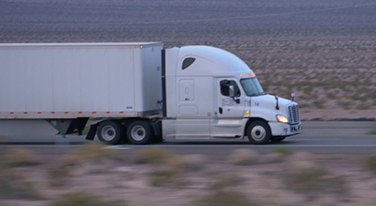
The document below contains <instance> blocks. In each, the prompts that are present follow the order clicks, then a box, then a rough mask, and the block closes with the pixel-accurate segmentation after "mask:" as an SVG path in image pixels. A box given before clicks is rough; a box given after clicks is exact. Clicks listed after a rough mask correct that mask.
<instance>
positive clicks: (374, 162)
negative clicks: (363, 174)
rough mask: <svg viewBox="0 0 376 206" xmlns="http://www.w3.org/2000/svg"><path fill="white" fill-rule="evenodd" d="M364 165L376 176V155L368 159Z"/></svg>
mask: <svg viewBox="0 0 376 206" xmlns="http://www.w3.org/2000/svg"><path fill="white" fill-rule="evenodd" d="M363 165H364V167H365V168H366V169H367V170H370V171H372V172H374V173H375V174H376V155H371V156H368V157H366V159H365V160H364V163H363Z"/></svg>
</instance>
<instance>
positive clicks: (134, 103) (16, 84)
mask: <svg viewBox="0 0 376 206" xmlns="http://www.w3.org/2000/svg"><path fill="white" fill-rule="evenodd" d="M35 122H40V123H41V124H35ZM88 122H89V124H90V131H89V132H88V134H87V136H86V139H88V140H93V139H94V137H95V135H96V134H97V136H98V138H99V140H100V141H103V142H107V143H109V144H117V143H120V142H131V143H133V144H146V143H151V142H158V141H162V140H163V139H166V140H167V139H191V140H192V139H217V138H244V137H248V139H249V141H250V142H251V143H254V144H264V143H268V142H270V141H273V142H280V141H282V140H283V139H284V138H285V137H287V136H291V135H296V134H299V133H300V129H301V128H300V126H301V122H300V119H299V109H298V104H297V103H296V102H294V101H293V98H292V100H287V99H283V98H278V96H272V95H267V94H265V93H264V91H263V89H262V87H261V85H260V83H259V82H258V80H257V78H256V74H255V73H254V72H253V71H252V70H251V69H250V68H249V67H248V66H247V65H246V64H245V63H244V62H243V61H242V60H241V59H240V58H238V57H237V56H235V55H233V54H232V53H230V52H227V51H225V50H222V49H219V48H214V47H210V46H183V47H174V48H168V49H164V47H163V44H162V43H158V42H137V43H43V44H38V43H24V44H0V136H1V135H3V136H4V135H5V136H10V135H12V134H14V133H20V132H21V131H23V133H27V134H29V135H33V134H32V133H33V132H37V131H43V130H51V128H54V129H56V130H54V131H58V132H60V133H61V134H63V135H65V134H69V133H74V132H79V133H80V132H81V131H82V130H83V129H84V127H85V125H86V124H88ZM47 127H49V128H47ZM30 132H31V133H30ZM21 133H22V132H21Z"/></svg>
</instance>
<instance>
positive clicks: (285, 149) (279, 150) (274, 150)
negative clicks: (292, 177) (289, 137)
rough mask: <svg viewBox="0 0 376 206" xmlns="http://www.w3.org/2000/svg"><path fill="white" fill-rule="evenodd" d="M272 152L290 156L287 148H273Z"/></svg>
mask: <svg viewBox="0 0 376 206" xmlns="http://www.w3.org/2000/svg"><path fill="white" fill-rule="evenodd" d="M273 152H275V153H280V154H283V155H290V154H291V150H290V148H288V147H274V148H273Z"/></svg>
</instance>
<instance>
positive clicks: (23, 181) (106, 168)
mask: <svg viewBox="0 0 376 206" xmlns="http://www.w3.org/2000/svg"><path fill="white" fill-rule="evenodd" d="M184 158H185V160H186V161H183V159H184ZM136 159H137V157H135V156H128V155H126V154H123V155H117V156H116V158H104V159H103V158H98V159H96V160H90V159H85V161H82V162H79V163H76V164H74V165H71V166H67V167H59V165H60V163H61V161H62V160H61V159H60V158H55V159H51V158H48V157H47V158H46V159H44V160H41V159H40V158H38V161H39V162H41V161H42V162H43V163H42V164H38V165H34V166H18V167H12V168H7V169H4V168H3V169H2V173H1V175H0V177H1V178H0V181H1V183H2V186H4V185H6V184H10V185H11V186H10V189H9V188H6V189H7V190H2V195H1V199H0V204H1V205H12V206H17V205H30V206H33V205H36V206H37V205H38V206H39V205H52V204H53V203H54V202H56V201H58V200H61V199H63V198H64V194H67V193H74V194H80V193H82V192H84V193H86V194H89V195H91V196H90V198H95V199H98V200H96V201H100V200H119V201H120V202H121V204H120V205H134V206H142V205H145V206H146V205H176V206H179V205H182V206H188V205H215V204H214V203H213V202H215V200H214V199H210V198H213V195H214V194H218V193H220V192H223V193H221V194H223V195H228V196H226V197H227V198H224V199H223V200H221V201H223V203H224V205H231V204H230V203H229V201H230V202H231V201H236V199H238V200H240V199H241V200H242V201H243V200H244V201H246V202H247V204H243V203H241V204H240V203H239V205H286V206H287V205H289V206H294V205H296V206H298V205H345V206H347V205H372V204H373V203H374V200H375V199H374V196H375V195H376V179H375V175H374V174H373V173H372V172H370V171H367V170H366V169H365V168H364V167H363V162H364V159H365V158H364V157H358V156H346V157H336V156H317V155H316V156H314V155H310V154H308V153H296V154H293V155H282V154H279V153H272V154H268V155H258V154H256V153H254V152H252V151H251V150H241V151H240V150H237V151H234V153H233V154H229V155H227V156H210V155H206V156H203V155H189V156H174V158H172V159H170V161H168V163H158V164H138V163H135V160H136ZM187 160H188V161H187ZM60 166H61V165H60ZM57 168H60V169H61V170H60V171H67V173H60V174H59V173H52V172H51V171H57V170H56V169H57ZM312 171H318V172H312ZM156 172H159V175H155V174H157V173H156ZM52 174H54V175H52ZM153 174H154V175H153ZM4 177H6V179H4ZM297 177H298V178H297ZM22 185H23V186H22ZM2 189H4V187H3V188H2ZM231 192H235V193H236V194H237V195H239V196H235V197H233V196H231V195H233V194H232V193H231ZM216 198H218V197H216ZM207 199H208V200H209V201H210V202H212V204H207V202H206V201H207ZM66 205H68V204H66Z"/></svg>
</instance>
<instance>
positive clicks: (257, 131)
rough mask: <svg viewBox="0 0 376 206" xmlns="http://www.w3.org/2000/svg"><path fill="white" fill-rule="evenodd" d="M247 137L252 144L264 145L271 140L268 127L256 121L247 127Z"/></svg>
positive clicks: (262, 122) (264, 123)
mask: <svg viewBox="0 0 376 206" xmlns="http://www.w3.org/2000/svg"><path fill="white" fill-rule="evenodd" d="M247 136H248V139H249V141H250V142H251V143H252V144H266V143H268V142H269V141H270V138H271V133H270V128H269V125H268V124H267V123H266V122H264V121H262V120H256V121H254V122H252V123H251V124H249V125H248V127H247Z"/></svg>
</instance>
